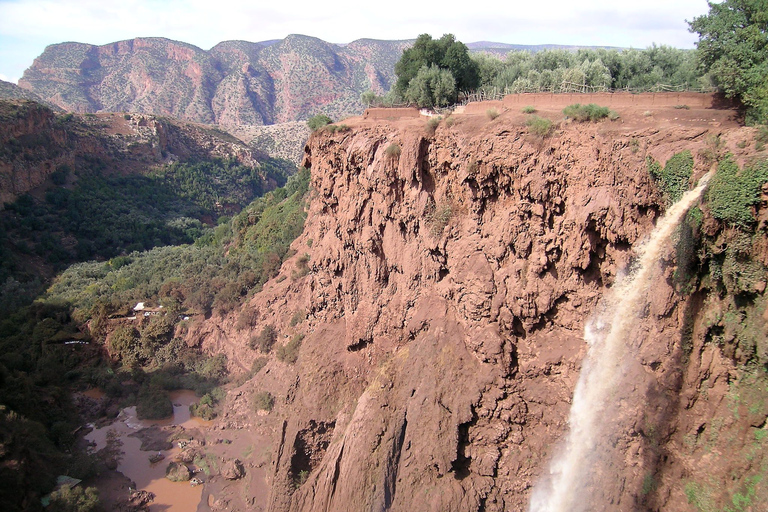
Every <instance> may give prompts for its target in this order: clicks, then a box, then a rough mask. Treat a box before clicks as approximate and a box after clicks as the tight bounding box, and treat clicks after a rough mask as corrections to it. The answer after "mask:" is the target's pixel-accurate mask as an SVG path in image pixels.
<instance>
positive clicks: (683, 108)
mask: <svg viewBox="0 0 768 512" xmlns="http://www.w3.org/2000/svg"><path fill="white" fill-rule="evenodd" d="M675 108H676V109H678V110H691V107H689V106H688V105H675Z"/></svg>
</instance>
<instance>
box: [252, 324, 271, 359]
mask: <svg viewBox="0 0 768 512" xmlns="http://www.w3.org/2000/svg"><path fill="white" fill-rule="evenodd" d="M276 341H277V331H276V330H275V328H274V326H272V325H265V326H264V328H262V329H261V332H260V333H259V335H258V336H254V337H253V338H251V340H250V342H249V345H250V347H251V348H252V349H254V350H256V349H257V348H258V349H259V352H261V353H262V354H269V352H270V351H271V350H272V347H273V346H274V345H275V342H276Z"/></svg>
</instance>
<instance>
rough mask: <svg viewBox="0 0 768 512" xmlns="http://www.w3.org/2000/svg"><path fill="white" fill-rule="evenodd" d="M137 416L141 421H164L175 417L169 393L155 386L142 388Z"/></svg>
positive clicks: (137, 406)
mask: <svg viewBox="0 0 768 512" xmlns="http://www.w3.org/2000/svg"><path fill="white" fill-rule="evenodd" d="M136 416H137V417H138V418H139V419H140V420H162V419H165V418H169V417H171V416H173V404H172V403H171V399H170V398H169V397H168V393H167V392H166V391H165V390H163V389H161V388H159V387H155V386H144V387H142V389H141V390H140V391H139V396H138V400H137V403H136Z"/></svg>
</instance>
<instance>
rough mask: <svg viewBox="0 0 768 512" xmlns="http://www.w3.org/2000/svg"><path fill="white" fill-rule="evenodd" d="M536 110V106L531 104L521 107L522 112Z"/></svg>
mask: <svg viewBox="0 0 768 512" xmlns="http://www.w3.org/2000/svg"><path fill="white" fill-rule="evenodd" d="M535 112H536V107H534V106H533V105H526V106H525V107H523V114H533V113H535Z"/></svg>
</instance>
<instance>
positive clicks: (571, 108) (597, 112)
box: [563, 103, 611, 123]
mask: <svg viewBox="0 0 768 512" xmlns="http://www.w3.org/2000/svg"><path fill="white" fill-rule="evenodd" d="M563 114H565V116H566V117H570V118H571V119H573V120H574V121H578V122H580V123H582V122H585V121H598V120H600V119H603V118H605V117H609V116H610V114H611V110H610V109H609V108H608V107H601V106H599V105H596V104H594V103H590V104H589V105H582V104H580V103H574V104H573V105H568V106H567V107H565V108H564V109H563Z"/></svg>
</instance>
